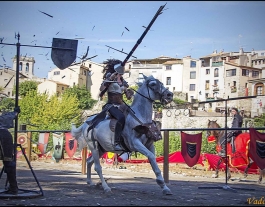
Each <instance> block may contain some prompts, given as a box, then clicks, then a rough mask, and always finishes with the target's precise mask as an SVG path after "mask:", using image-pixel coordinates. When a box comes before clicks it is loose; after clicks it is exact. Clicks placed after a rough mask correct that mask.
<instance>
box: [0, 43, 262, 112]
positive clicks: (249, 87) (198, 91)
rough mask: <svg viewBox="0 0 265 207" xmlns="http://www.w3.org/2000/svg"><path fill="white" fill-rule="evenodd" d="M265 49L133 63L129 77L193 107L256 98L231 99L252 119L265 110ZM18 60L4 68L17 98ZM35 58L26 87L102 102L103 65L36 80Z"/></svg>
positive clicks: (1, 73) (27, 63) (25, 71)
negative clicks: (76, 89) (74, 91)
mask: <svg viewBox="0 0 265 207" xmlns="http://www.w3.org/2000/svg"><path fill="white" fill-rule="evenodd" d="M264 54H265V50H260V51H255V50H254V49H253V50H252V51H250V52H245V51H244V50H243V49H242V48H241V49H240V50H239V51H238V52H224V51H220V52H218V51H213V53H211V54H209V55H205V56H203V57H200V58H199V59H194V58H192V57H191V56H187V57H183V58H172V57H167V56H160V57H157V58H150V59H132V60H130V61H128V62H127V63H126V65H125V74H124V78H125V80H126V81H127V82H128V83H129V85H135V84H136V83H137V82H141V81H142V80H143V75H146V76H149V75H153V76H154V77H155V78H157V79H159V80H160V81H161V82H162V83H163V84H164V85H165V86H166V87H167V88H168V89H169V90H170V91H172V92H174V96H176V97H180V98H181V99H183V100H184V101H186V102H190V103H192V104H195V103H198V102H204V101H211V100H212V101H214V100H218V99H220V100H221V99H228V98H229V99H230V98H237V97H245V96H257V97H256V98H250V99H243V100H240V99H239V100H231V101H228V102H227V107H237V108H239V109H240V110H244V111H246V112H247V111H248V112H249V113H250V114H251V117H256V116H259V115H260V114H262V113H264V111H265V107H264V105H265V97H264V95H265V92H264V84H265V55H264ZM16 64H17V63H16V57H14V58H13V66H12V68H7V67H5V66H4V67H3V68H0V87H1V88H3V90H2V91H1V96H4V97H10V98H15V94H13V92H12V91H13V88H14V87H15V83H16V82H15V81H16V75H15V74H16ZM34 64H35V60H34V57H24V56H21V57H20V62H19V74H20V82H23V81H27V80H35V81H38V82H40V83H39V85H38V92H39V93H44V92H46V93H48V94H49V95H53V94H60V93H63V91H64V90H65V89H66V88H68V87H73V86H80V87H82V86H85V87H86V88H87V90H88V91H90V93H91V96H92V98H93V99H95V100H98V94H99V87H100V84H101V82H102V77H103V73H102V71H103V67H104V65H103V64H102V63H96V62H93V61H90V60H86V61H84V62H80V63H78V64H74V65H72V66H70V67H69V68H67V69H64V70H60V69H59V68H54V69H52V70H50V71H49V72H48V74H47V77H48V78H39V77H36V76H35V75H34ZM224 107H225V106H224V102H222V101H220V102H213V103H210V102H209V103H206V104H204V106H203V107H199V108H198V110H205V111H208V112H213V111H216V112H218V111H220V110H222V109H223V108H224Z"/></svg>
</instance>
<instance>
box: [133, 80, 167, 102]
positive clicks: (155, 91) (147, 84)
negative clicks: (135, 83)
mask: <svg viewBox="0 0 265 207" xmlns="http://www.w3.org/2000/svg"><path fill="white" fill-rule="evenodd" d="M151 81H156V83H159V87H160V88H159V90H158V91H159V92H160V93H159V94H160V100H159V101H160V102H155V100H153V99H151V97H150V92H149V89H151V90H152V91H153V92H154V93H157V90H156V89H157V86H156V88H152V87H150V86H149V83H150V82H151ZM146 86H147V91H148V96H149V97H146V96H145V95H143V94H141V93H139V92H138V91H136V90H134V89H132V90H134V91H135V92H136V93H138V94H139V95H141V96H142V97H144V98H146V99H148V100H149V101H151V102H152V103H154V104H163V100H162V98H163V95H164V93H165V92H166V91H169V90H168V89H167V88H165V89H164V91H163V89H162V86H163V83H161V82H160V81H159V80H157V79H151V80H148V81H146Z"/></svg>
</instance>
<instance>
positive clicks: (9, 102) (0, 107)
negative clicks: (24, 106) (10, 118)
mask: <svg viewBox="0 0 265 207" xmlns="http://www.w3.org/2000/svg"><path fill="white" fill-rule="evenodd" d="M14 107H15V100H14V99H12V98H2V100H1V101H0V111H12V110H13V109H14Z"/></svg>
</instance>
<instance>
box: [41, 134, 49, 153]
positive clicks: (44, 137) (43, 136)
mask: <svg viewBox="0 0 265 207" xmlns="http://www.w3.org/2000/svg"><path fill="white" fill-rule="evenodd" d="M49 136H50V133H49V132H45V133H40V134H39V141H38V149H39V150H40V152H41V154H42V155H44V154H46V149H47V145H48V142H49Z"/></svg>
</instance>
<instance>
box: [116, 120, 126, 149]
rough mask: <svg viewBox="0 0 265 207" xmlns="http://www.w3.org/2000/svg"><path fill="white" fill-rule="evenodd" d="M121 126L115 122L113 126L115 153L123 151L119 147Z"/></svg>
mask: <svg viewBox="0 0 265 207" xmlns="http://www.w3.org/2000/svg"><path fill="white" fill-rule="evenodd" d="M122 129H123V126H122V124H121V123H119V122H117V124H116V126H115V139H114V142H115V143H114V149H115V151H124V149H123V148H122V147H121V145H120V143H121V132H122Z"/></svg>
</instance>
